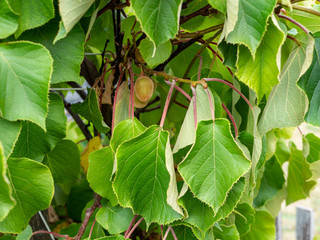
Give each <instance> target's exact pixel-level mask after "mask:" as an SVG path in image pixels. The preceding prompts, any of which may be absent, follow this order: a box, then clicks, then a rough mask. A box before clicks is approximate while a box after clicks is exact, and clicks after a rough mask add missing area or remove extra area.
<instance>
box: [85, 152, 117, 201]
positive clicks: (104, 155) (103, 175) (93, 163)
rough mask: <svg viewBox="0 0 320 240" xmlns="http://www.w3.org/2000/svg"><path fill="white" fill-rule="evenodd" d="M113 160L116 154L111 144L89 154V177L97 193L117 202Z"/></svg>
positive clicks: (91, 185)
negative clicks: (114, 190)
mask: <svg viewBox="0 0 320 240" xmlns="http://www.w3.org/2000/svg"><path fill="white" fill-rule="evenodd" d="M113 161H114V154H113V151H112V149H111V147H110V146H107V147H104V148H102V149H99V150H96V151H94V152H92V153H91V154H90V155H89V168H88V172H87V179H88V182H89V184H90V187H91V188H92V189H93V190H94V191H95V192H96V193H98V194H99V195H100V196H102V197H104V198H107V199H109V200H110V201H111V202H117V198H116V196H115V194H114V192H113V189H112V185H111V184H112V182H111V180H112V179H111V178H112V169H113ZM97 173H99V174H97Z"/></svg>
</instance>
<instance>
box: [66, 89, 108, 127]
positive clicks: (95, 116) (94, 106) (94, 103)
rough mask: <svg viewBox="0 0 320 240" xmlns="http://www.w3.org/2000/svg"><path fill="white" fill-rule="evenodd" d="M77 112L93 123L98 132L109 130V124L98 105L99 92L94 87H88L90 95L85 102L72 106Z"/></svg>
mask: <svg viewBox="0 0 320 240" xmlns="http://www.w3.org/2000/svg"><path fill="white" fill-rule="evenodd" d="M71 108H72V110H73V111H74V112H75V113H78V114H80V115H81V116H82V117H84V118H85V119H87V120H88V121H89V122H92V123H93V126H94V127H95V128H96V129H97V130H98V132H101V133H106V132H107V131H108V130H109V127H108V126H107V124H106V123H105V122H104V121H103V118H102V115H101V112H100V110H99V106H98V100H97V94H96V92H95V91H94V89H91V88H88V95H87V98H86V100H85V101H84V102H83V103H77V104H74V105H72V106H71Z"/></svg>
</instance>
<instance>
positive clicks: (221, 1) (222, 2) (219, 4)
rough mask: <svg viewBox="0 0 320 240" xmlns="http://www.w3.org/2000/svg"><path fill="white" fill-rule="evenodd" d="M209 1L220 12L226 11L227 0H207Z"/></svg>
mask: <svg viewBox="0 0 320 240" xmlns="http://www.w3.org/2000/svg"><path fill="white" fill-rule="evenodd" d="M209 3H210V5H211V6H212V7H213V8H215V9H217V10H219V11H220V12H223V13H225V12H226V11H227V0H209Z"/></svg>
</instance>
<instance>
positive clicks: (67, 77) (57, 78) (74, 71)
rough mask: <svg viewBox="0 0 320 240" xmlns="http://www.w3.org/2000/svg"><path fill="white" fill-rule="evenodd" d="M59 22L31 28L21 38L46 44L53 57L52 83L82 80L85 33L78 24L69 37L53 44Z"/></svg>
mask: <svg viewBox="0 0 320 240" xmlns="http://www.w3.org/2000/svg"><path fill="white" fill-rule="evenodd" d="M57 31H58V22H57V21H50V22H49V23H48V24H46V25H44V26H43V27H41V28H36V29H34V30H30V31H27V32H25V33H24V34H22V35H21V37H20V39H25V40H30V41H33V42H37V43H40V44H42V45H43V46H45V47H46V48H47V49H48V50H49V51H50V54H51V56H52V58H53V72H52V76H51V83H59V82H68V81H75V82H79V80H80V64H81V62H82V60H83V54H84V47H83V45H84V33H83V30H82V29H81V27H80V26H79V25H76V26H75V27H74V28H73V29H72V31H71V32H70V33H69V34H68V36H67V37H65V38H64V39H62V40H60V41H59V42H57V43H55V44H53V40H54V37H55V34H56V32H57Z"/></svg>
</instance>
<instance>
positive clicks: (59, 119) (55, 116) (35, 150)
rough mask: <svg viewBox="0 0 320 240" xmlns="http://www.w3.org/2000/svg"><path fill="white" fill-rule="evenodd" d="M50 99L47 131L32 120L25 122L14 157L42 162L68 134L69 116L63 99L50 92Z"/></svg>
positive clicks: (14, 150)
mask: <svg viewBox="0 0 320 240" xmlns="http://www.w3.org/2000/svg"><path fill="white" fill-rule="evenodd" d="M49 100H50V103H49V113H48V115H47V118H46V126H47V132H45V131H43V129H42V128H40V127H39V126H38V125H36V124H34V123H32V122H28V121H25V122H23V123H22V130H21V133H20V135H19V138H18V141H17V143H16V144H15V147H14V149H13V152H12V157H27V158H30V159H33V160H36V161H39V162H41V161H42V159H43V157H44V155H45V154H47V153H48V152H49V151H50V150H51V149H52V148H53V147H54V146H55V145H56V144H57V143H58V142H59V141H60V140H61V139H62V138H64V137H65V136H66V122H67V118H66V116H65V114H64V106H63V102H62V99H61V97H60V96H59V95H57V94H54V93H50V95H49Z"/></svg>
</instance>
